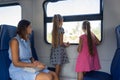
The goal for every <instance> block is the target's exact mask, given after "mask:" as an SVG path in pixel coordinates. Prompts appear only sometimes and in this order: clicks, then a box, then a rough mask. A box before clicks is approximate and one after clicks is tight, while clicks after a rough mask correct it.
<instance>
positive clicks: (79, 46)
mask: <svg viewBox="0 0 120 80" xmlns="http://www.w3.org/2000/svg"><path fill="white" fill-rule="evenodd" d="M82 44H83V43H82V39H81V38H80V39H79V45H78V48H77V51H78V52H80V51H81V49H82Z"/></svg>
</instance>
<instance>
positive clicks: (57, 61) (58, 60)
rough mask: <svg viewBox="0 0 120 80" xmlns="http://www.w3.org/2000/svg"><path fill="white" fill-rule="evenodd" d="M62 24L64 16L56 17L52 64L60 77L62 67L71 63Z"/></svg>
mask: <svg viewBox="0 0 120 80" xmlns="http://www.w3.org/2000/svg"><path fill="white" fill-rule="evenodd" d="M62 24H63V18H62V16H61V15H59V14H56V15H54V17H53V30H52V49H51V56H50V63H51V64H53V65H55V67H56V70H55V72H56V74H57V75H58V76H59V74H60V71H61V65H62V64H65V63H68V62H69V60H68V56H67V54H66V50H65V47H68V46H69V43H64V42H63V34H64V29H63V27H62Z"/></svg>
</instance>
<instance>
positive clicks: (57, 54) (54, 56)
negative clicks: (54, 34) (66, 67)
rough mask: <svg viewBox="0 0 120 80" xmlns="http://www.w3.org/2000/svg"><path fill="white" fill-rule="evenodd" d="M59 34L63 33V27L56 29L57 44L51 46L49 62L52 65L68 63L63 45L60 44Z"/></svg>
mask: <svg viewBox="0 0 120 80" xmlns="http://www.w3.org/2000/svg"><path fill="white" fill-rule="evenodd" d="M60 34H64V29H63V28H62V27H60V28H59V29H58V40H59V41H58V42H59V44H58V46H57V47H56V48H54V47H52V48H51V55H50V63H51V64H53V65H56V64H59V65H61V64H65V63H69V59H68V56H67V54H66V49H65V47H64V46H60Z"/></svg>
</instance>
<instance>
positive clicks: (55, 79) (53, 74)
mask: <svg viewBox="0 0 120 80" xmlns="http://www.w3.org/2000/svg"><path fill="white" fill-rule="evenodd" d="M49 73H50V74H51V75H52V76H53V78H54V79H53V80H58V76H57V75H56V73H55V72H53V71H50V72H49Z"/></svg>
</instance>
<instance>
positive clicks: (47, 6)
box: [43, 0, 103, 44]
mask: <svg viewBox="0 0 120 80" xmlns="http://www.w3.org/2000/svg"><path fill="white" fill-rule="evenodd" d="M43 8H44V28H45V29H44V30H45V40H46V42H48V43H51V38H52V37H51V32H52V18H53V16H54V14H61V15H62V16H63V18H64V23H63V28H64V29H65V34H64V42H67V41H69V42H70V43H71V44H78V42H79V36H80V35H81V34H82V33H83V32H82V30H81V26H82V22H83V20H89V21H90V23H91V29H92V31H93V32H94V33H95V34H96V36H97V37H98V39H99V40H102V20H103V10H102V0H46V1H45V2H44V4H43Z"/></svg>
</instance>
